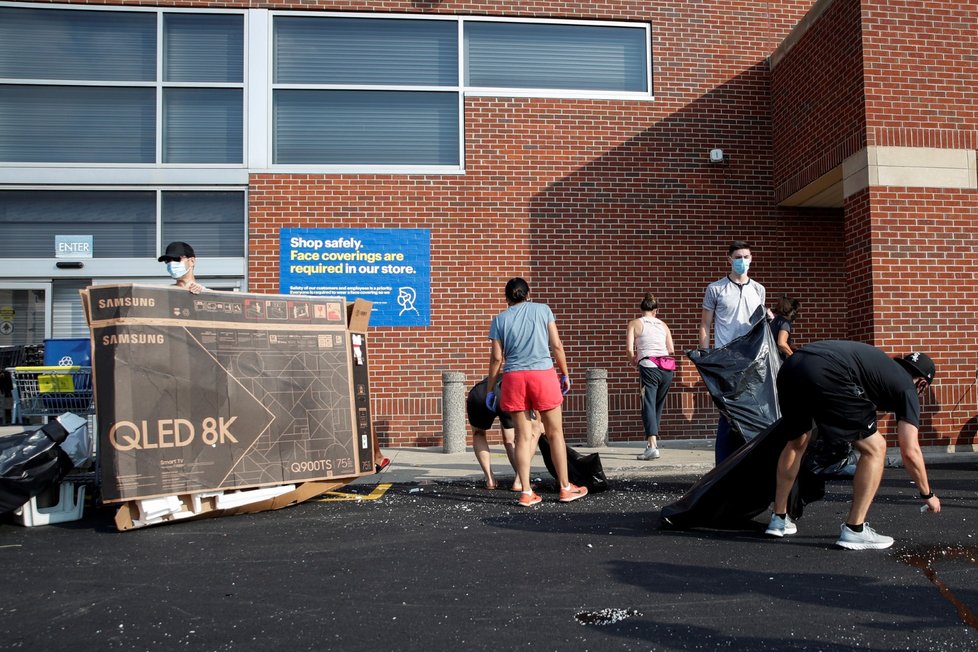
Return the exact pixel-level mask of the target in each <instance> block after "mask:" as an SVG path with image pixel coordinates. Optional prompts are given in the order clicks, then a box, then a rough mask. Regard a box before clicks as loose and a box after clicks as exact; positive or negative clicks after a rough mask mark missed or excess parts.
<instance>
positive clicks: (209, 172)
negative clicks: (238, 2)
mask: <svg viewBox="0 0 978 652" xmlns="http://www.w3.org/2000/svg"><path fill="white" fill-rule="evenodd" d="M0 7H21V8H36V9H68V10H83V11H126V12H153V13H155V14H156V16H157V79H156V81H155V82H142V83H135V82H112V83H109V82H105V83H103V82H80V83H77V82H73V83H72V84H71V85H84V84H86V83H87V84H88V85H96V86H110V85H117V86H150V87H155V88H156V104H157V105H156V111H157V116H156V130H157V132H156V149H157V151H156V159H157V162H156V163H134V164H116V163H111V164H107V163H89V164H75V163H72V164H65V163H31V164H30V165H27V166H25V165H18V164H16V163H5V162H0V184H59V185H60V184H65V183H73V184H112V185H116V184H134V185H156V184H175V185H194V184H207V185H208V186H226V185H230V186H237V185H247V184H248V182H249V176H250V174H263V173H265V174H268V173H271V174H306V173H308V174H341V173H343V174H347V173H355V174H393V175H405V174H411V175H425V174H464V173H465V171H466V170H465V143H466V130H465V98H466V97H525V98H556V99H568V100H574V99H588V100H627V101H651V100H654V99H655V97H654V94H653V91H652V89H653V78H652V45H651V25H650V24H648V23H641V24H637V23H629V22H624V21H598V20H566V19H547V18H524V17H509V16H505V17H502V16H479V15H430V14H377V13H364V12H310V11H287V10H268V9H220V8H210V7H200V8H181V7H139V6H131V5H111V6H108V5H90V4H86V5H73V4H31V3H19V2H9V1H7V0H0ZM164 13H197V14H221V13H224V14H241V15H243V17H244V18H243V20H244V57H245V61H244V69H243V79H242V82H241V83H240V84H238V83H224V84H221V83H191V82H166V83H164V82H163V79H162V48H163V46H164V43H163V38H162V30H163V14H164ZM276 16H288V17H301V16H309V17H316V18H358V19H365V20H369V19H374V20H380V19H382V20H392V19H397V20H425V21H432V20H445V21H455V22H456V23H457V25H458V32H457V33H458V40H457V44H458V66H459V70H458V79H457V82H458V85H455V86H436V87H430V86H373V85H369V86H350V85H308V86H307V85H288V84H283V85H274V84H273V83H272V79H271V62H272V28H273V22H274V19H275V17H276ZM466 21H474V22H475V21H477V22H508V23H517V24H527V23H536V24H552V25H581V26H597V27H617V28H630V29H642V30H644V31H645V34H646V38H645V43H646V49H645V59H646V60H645V67H646V91H645V92H604V91H573V90H562V89H526V88H486V87H466V86H464V80H465V74H464V73H465V65H466V62H465V47H464V26H465V22H466ZM17 82H18V83H24V84H29V83H43V84H45V85H58V84H64V82H51V81H50V80H37V81H34V82H32V81H31V80H17ZM171 86H174V87H184V88H192V87H203V88H241V89H242V93H243V102H244V107H243V113H244V126H243V130H242V139H243V142H242V148H243V158H244V160H243V162H242V163H241V164H213V163H211V164H185V163H162V162H160V161H161V160H162V147H163V142H162V129H163V114H162V111H163V106H162V102H163V92H162V91H163V88H164V87H171ZM288 88H314V89H319V90H328V89H331V88H335V89H343V90H358V89H361V90H368V89H369V90H392V91H411V90H415V91H433V90H434V91H439V92H454V93H456V94H457V95H458V120H459V125H458V133H459V142H458V148H459V152H458V154H459V164H458V165H363V164H329V165H326V164H323V165H315V164H302V165H294V164H289V165H277V164H273V163H272V161H271V156H272V151H273V150H272V139H273V125H272V97H273V92H274V91H275V90H278V89H288Z"/></svg>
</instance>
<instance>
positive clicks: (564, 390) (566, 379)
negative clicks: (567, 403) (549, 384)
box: [560, 374, 570, 396]
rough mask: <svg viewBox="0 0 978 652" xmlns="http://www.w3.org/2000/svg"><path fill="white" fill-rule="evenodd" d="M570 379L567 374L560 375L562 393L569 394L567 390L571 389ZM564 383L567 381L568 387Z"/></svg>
mask: <svg viewBox="0 0 978 652" xmlns="http://www.w3.org/2000/svg"><path fill="white" fill-rule="evenodd" d="M569 381H570V379H569V378H568V377H567V376H564V375H563V374H561V376H560V393H561V394H563V395H564V396H567V392H569V391H570V382H569ZM564 383H567V387H564Z"/></svg>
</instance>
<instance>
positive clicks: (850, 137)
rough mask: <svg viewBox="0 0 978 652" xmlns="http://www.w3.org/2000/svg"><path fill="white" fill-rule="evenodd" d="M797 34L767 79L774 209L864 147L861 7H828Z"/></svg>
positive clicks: (855, 2)
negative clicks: (772, 143)
mask: <svg viewBox="0 0 978 652" xmlns="http://www.w3.org/2000/svg"><path fill="white" fill-rule="evenodd" d="M801 31H802V33H801V34H800V35H799V34H798V33H796V34H793V35H792V37H791V39H789V41H787V42H786V43H785V45H784V46H782V50H786V52H787V53H786V54H785V53H783V52H779V53H777V55H776V56H775V57H773V69H772V71H771V104H772V119H773V125H774V128H773V142H774V186H775V198H776V200H777V201H782V200H784V199H785V198H787V197H789V196H790V195H791V194H792V193H794V192H796V191H797V190H800V189H801V188H803V187H805V186H806V185H808V184H809V183H811V182H812V181H814V180H816V179H818V178H819V177H821V176H822V175H823V174H825V173H827V172H829V171H830V170H832V169H833V168H835V167H837V166H839V165H841V164H842V162H843V161H844V160H845V159H846V158H847V157H848V156H850V155H852V154H854V153H856V152H858V151H859V150H860V149H862V148H863V147H865V146H866V115H865V106H864V101H863V64H862V56H863V51H862V42H861V38H862V16H861V12H860V2H859V0H834V1H833V2H831V4H830V5H829V6H828V7H827V8H826V9H825V10H824V11H823V12H822V13H821V14H820V15H818V17H817V18H815V19H814V21H813V22H812V24H811V25H810V26H808V28H807V29H806V30H801ZM789 46H790V47H789Z"/></svg>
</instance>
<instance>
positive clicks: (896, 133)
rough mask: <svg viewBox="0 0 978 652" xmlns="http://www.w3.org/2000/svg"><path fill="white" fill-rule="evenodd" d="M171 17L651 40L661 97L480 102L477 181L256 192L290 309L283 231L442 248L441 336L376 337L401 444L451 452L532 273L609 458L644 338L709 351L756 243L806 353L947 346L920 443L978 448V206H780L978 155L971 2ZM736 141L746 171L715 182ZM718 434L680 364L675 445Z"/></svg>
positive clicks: (379, 375)
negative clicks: (795, 307)
mask: <svg viewBox="0 0 978 652" xmlns="http://www.w3.org/2000/svg"><path fill="white" fill-rule="evenodd" d="M123 4H125V3H123ZM131 4H150V3H131ZM153 4H157V3H153ZM158 4H167V5H175V6H186V7H191V6H193V7H218V6H220V7H248V8H269V9H296V10H302V11H316V10H324V11H351V12H379V13H383V12H389V13H411V14H419V13H420V14H425V13H431V14H440V15H444V14H466V15H496V16H514V17H516V16H531V17H539V18H559V19H582V20H615V21H634V22H639V23H647V24H649V25H651V30H652V31H651V33H652V57H653V86H654V94H655V99H654V100H652V101H646V102H642V101H613V100H557V99H526V98H507V97H467V98H466V99H465V101H464V114H465V146H464V151H465V167H466V172H465V174H462V175H437V176H410V175H349V174H348V175H314V174H254V175H252V177H251V180H250V184H249V242H248V244H249V265H250V266H249V278H248V285H249V289H250V290H252V291H257V292H278V290H279V288H278V260H279V240H278V232H279V229H280V228H284V227H336V226H342V227H349V228H409V227H410V228H424V229H430V231H431V285H432V297H431V300H432V301H431V302H432V314H431V325H430V327H427V328H375V329H373V330H372V332H371V335H370V337H371V347H372V351H373V358H372V364H373V366H372V369H371V386H372V391H373V396H374V401H373V407H374V415H375V419H376V422H375V427H376V431H377V432H378V433H379V434H380V437H381V441H382V443H383V444H384V445H420V446H425V445H438V444H440V443H441V438H440V435H441V417H440V412H441V372H442V371H461V372H464V373H465V374H466V376H467V378H468V379H469V381H470V382H471V383H474V382H475V381H476V380H478V379H479V378H481V377H482V376H483V375H484V374H485V373H486V368H487V359H488V344H487V341H486V334H487V331H488V325H489V319H490V318H491V316H492V315H493V314H495V313H496V312H498V311H499V310H501V309H503V308H504V307H505V303H504V300H503V286H504V284H505V282H506V280H507V279H509V278H510V277H512V276H516V275H522V276H525V277H527V279H528V280H529V282H530V284H531V287H532V292H533V295H534V297H535V298H536V299H537V300H539V301H544V302H546V303H548V304H550V306H551V307H552V308H553V310H554V312H555V314H556V316H557V320H558V324H559V327H560V329H561V335H562V338H563V340H564V343H565V346H566V349H567V356H568V360H569V364H570V368H571V373H572V380H573V382H574V389H573V390H572V392H571V393H570V395H569V396H568V399H567V403H566V406H565V422H566V431H567V434H568V436H569V437H570V438H571V439H572V440H578V441H580V440H582V439H583V438H584V437H585V431H586V413H585V407H586V406H585V373H586V370H588V369H592V368H602V369H607V370H608V372H609V382H608V386H609V393H610V395H609V406H610V424H609V427H610V435H611V438H612V439H615V440H625V439H630V440H633V441H636V442H638V441H639V440H640V439H641V423H640V419H639V410H638V408H639V397H638V392H637V389H638V382H637V374H636V372H635V371H634V370H633V369H632V368H630V367H629V365H628V364H627V362H626V359H625V355H624V327H625V323H626V321H627V320H628V319H629V318H631V317H633V316H635V315H636V314H637V312H638V303H639V301H640V299H641V297H642V295H643V293H644V292H645V291H647V290H651V291H653V292H655V293H656V294H657V295H658V297H659V300H660V305H661V310H660V316H661V317H662V318H663V319H664V320H665V321H666V322H667V323H669V325H670V327H671V328H672V331H673V334H674V339H675V342H676V346H677V349H678V350H685V349H689V348H692V347H694V346H695V344H696V330H697V326H698V323H699V317H700V305H701V301H702V295H703V290H704V288H705V286H706V285H707V284H708V283H710V282H711V281H713V280H716V279H718V278H720V277H721V276H722V275H723V274H724V273H725V272H726V271H727V260H726V257H725V254H726V247H727V245H728V244H729V242H730V241H731V240H733V239H746V240H749V241H750V242H752V243H753V253H754V264H753V266H752V268H751V275H752V277H754V278H755V279H757V280H758V281H760V282H762V283H764V284H765V285H766V286H767V289H768V294H769V296H770V297H771V299H770V300H769V303H771V301H773V299H774V298H775V297H777V296H779V295H780V294H782V293H787V294H791V295H793V296H796V297H798V298H799V299H800V300H801V301H802V312H801V316H800V318H799V320H798V321H797V323H796V330H797V332H796V340H797V341H798V343H800V344H804V343H805V342H809V341H813V340H817V339H825V338H851V339H857V340H863V341H868V342H872V343H874V344H877V345H879V346H881V347H882V348H884V349H886V350H888V351H890V352H892V353H898V352H903V351H906V350H908V349H909V348H911V347H915V348H916V347H920V348H923V349H924V350H927V351H929V352H933V354H934V357H935V359H936V360H937V362H938V367H939V378H940V383H939V385H938V387H937V389H936V391H935V392H934V393H933V394H932V396H931V397H930V398H929V400H928V404H927V409H926V411H925V412H926V413H925V424H924V428H923V431H922V432H923V443H924V444H930V445H937V444H941V445H944V444H948V443H959V444H970V443H971V442H972V440H973V439H974V438H975V418H974V417H973V416H972V415H973V414H974V408H975V396H974V386H973V380H974V372H975V370H974V364H975V358H974V356H975V350H976V344H978V342H976V341H975V334H974V333H975V329H974V325H973V315H974V314H975V312H976V305H975V303H976V299H975V292H974V289H973V286H974V285H975V271H974V270H975V263H974V260H973V259H974V252H975V250H976V242H975V238H976V236H975V235H974V233H975V232H976V229H975V228H974V226H975V206H976V205H978V202H976V199H978V198H976V196H975V194H976V192H975V191H974V190H957V191H949V190H929V189H926V188H902V187H901V188H892V187H887V188H874V187H870V188H866V189H864V190H862V191H860V192H857V193H854V194H852V195H851V196H849V197H847V198H846V200H845V203H844V204H843V205H842V206H841V207H835V208H786V207H779V203H780V202H782V201H783V200H785V199H786V198H787V197H789V196H790V195H791V194H792V193H794V192H796V191H798V190H799V189H802V188H804V187H805V186H806V185H807V184H811V183H812V182H813V181H814V180H816V179H818V178H819V177H820V176H821V175H824V174H826V173H828V172H830V171H831V170H833V169H836V168H838V167H839V166H840V165H841V164H842V163H843V161H845V160H846V159H847V158H848V157H850V156H852V155H853V154H854V153H856V152H858V151H860V150H862V149H863V148H865V147H866V146H868V145H887V146H892V145H899V146H928V147H944V148H972V149H973V148H975V147H976V131H975V127H976V124H978V116H976V111H978V102H976V99H978V98H976V95H978V83H976V82H978V79H976V78H975V77H976V75H975V65H974V54H973V53H974V52H975V51H976V47H975V46H976V45H978V43H976V40H978V15H976V12H978V9H976V7H975V5H974V2H973V1H972V0H960V1H944V2H927V3H921V2H916V1H914V0H906V1H903V2H896V1H893V0H889V1H888V0H875V1H869V0H866V1H863V2H860V1H859V0H833V1H828V0H819V2H818V3H815V2H813V0H784V1H778V2H771V1H761V0H755V1H738V0H705V1H703V2H696V3H690V2H681V1H678V0H664V1H662V2H647V1H643V2H638V1H625V0H621V1H615V0H596V1H589V2H583V1H570V2H565V1H560V2H557V1H549V0H541V1H540V2H533V3H522V2H521V3H502V2H490V1H483V2H479V1H468V2H456V1H453V0H446V1H444V2H434V1H432V2H415V1H400V2H398V1H383V2H382V1H371V0H363V1H361V2H329V1H322V2H267V3H263V2H241V3H234V2H217V3H214V2H174V3H158ZM813 6H814V7H815V10H816V11H815V12H813V13H812V16H811V17H810V20H809V21H808V22H809V24H807V25H805V27H804V28H803V29H799V30H795V31H794V33H793V34H792V32H793V30H794V28H795V26H796V25H797V24H798V23H799V21H801V20H802V19H803V18H804V17H805V16H806V14H808V12H809V11H810V10H812V8H813ZM816 14H817V15H816ZM789 35H790V36H791V39H794V41H792V46H791V47H790V48H786V47H782V50H781V51H780V54H778V55H777V61H776V65H774V66H773V68H772V63H771V62H770V61H769V57H770V56H771V55H772V53H775V51H776V50H778V48H779V45H781V44H782V43H783V42H785V39H786V38H788V37H789ZM789 40H790V39H789ZM938 52H939V53H940V55H941V56H935V53H938ZM715 147H719V148H722V149H724V151H725V152H726V154H727V156H728V159H729V162H728V163H727V164H725V165H721V166H716V165H711V164H710V163H709V162H708V152H709V150H710V149H711V148H715ZM716 416H717V412H716V410H715V408H714V407H713V406H712V405H711V403H710V401H709V399H708V397H707V395H706V393H705V391H704V390H703V388H702V385H701V384H700V383H699V381H698V378H697V375H696V373H695V370H694V369H693V368H692V365H691V364H689V363H686V362H683V363H682V364H681V367H680V371H679V372H678V374H677V376H676V381H675V383H674V385H673V389H672V392H671V394H670V397H669V401H668V404H667V409H666V414H665V417H664V419H663V428H662V430H663V432H662V434H663V436H664V438H666V439H669V438H702V437H708V436H712V433H713V430H714V424H715V421H716Z"/></svg>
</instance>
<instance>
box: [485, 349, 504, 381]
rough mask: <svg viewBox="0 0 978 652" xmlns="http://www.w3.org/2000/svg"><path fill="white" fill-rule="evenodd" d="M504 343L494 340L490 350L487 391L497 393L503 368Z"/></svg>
mask: <svg viewBox="0 0 978 652" xmlns="http://www.w3.org/2000/svg"><path fill="white" fill-rule="evenodd" d="M503 359H504V358H503V343H502V342H500V341H499V340H493V341H492V345H491V347H490V348H489V384H488V385H487V386H486V387H487V389H486V391H489V392H494V391H496V381H497V380H498V379H499V370H500V369H502V367H503Z"/></svg>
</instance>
